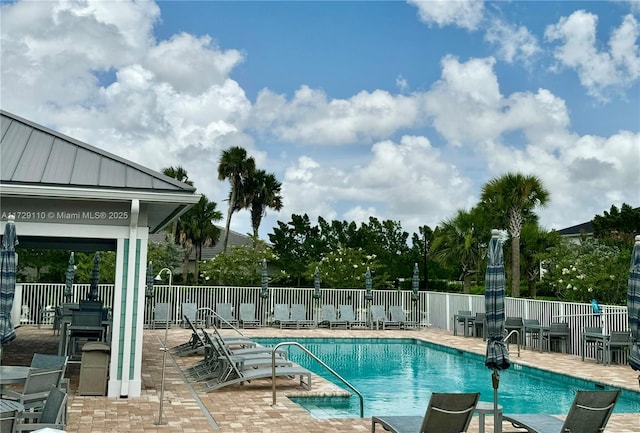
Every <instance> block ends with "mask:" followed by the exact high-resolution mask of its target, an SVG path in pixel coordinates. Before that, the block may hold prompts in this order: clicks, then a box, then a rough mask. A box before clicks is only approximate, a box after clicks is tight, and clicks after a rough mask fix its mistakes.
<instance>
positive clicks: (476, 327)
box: [473, 313, 487, 340]
mask: <svg viewBox="0 0 640 433" xmlns="http://www.w3.org/2000/svg"><path fill="white" fill-rule="evenodd" d="M486 321H487V315H486V313H476V318H475V319H474V320H473V335H474V336H476V337H479V336H482V340H486V339H487V336H486V334H485V331H486V329H487V327H486V324H485V322H486Z"/></svg>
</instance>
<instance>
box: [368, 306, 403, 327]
mask: <svg viewBox="0 0 640 433" xmlns="http://www.w3.org/2000/svg"><path fill="white" fill-rule="evenodd" d="M371 324H372V325H375V327H376V329H378V328H379V327H380V326H382V329H387V328H398V329H399V328H400V322H394V321H393V320H389V318H388V317H387V313H386V311H385V309H384V305H372V306H371Z"/></svg>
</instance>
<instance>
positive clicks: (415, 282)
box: [411, 263, 420, 302]
mask: <svg viewBox="0 0 640 433" xmlns="http://www.w3.org/2000/svg"><path fill="white" fill-rule="evenodd" d="M419 288H420V270H419V269H418V264H417V263H416V264H415V265H414V266H413V277H412V278H411V290H412V292H413V294H412V295H411V300H412V301H413V302H418V289H419Z"/></svg>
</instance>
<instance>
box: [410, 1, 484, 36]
mask: <svg viewBox="0 0 640 433" xmlns="http://www.w3.org/2000/svg"><path fill="white" fill-rule="evenodd" d="M407 3H409V4H412V5H414V6H416V7H417V8H418V15H419V16H420V19H421V20H422V21H423V22H425V23H427V24H437V25H438V26H440V27H444V26H448V25H455V26H458V27H462V28H465V29H468V30H475V29H476V28H477V27H478V25H479V24H480V22H481V21H482V16H483V12H484V2H483V1H480V0H453V1H452V0H408V1H407Z"/></svg>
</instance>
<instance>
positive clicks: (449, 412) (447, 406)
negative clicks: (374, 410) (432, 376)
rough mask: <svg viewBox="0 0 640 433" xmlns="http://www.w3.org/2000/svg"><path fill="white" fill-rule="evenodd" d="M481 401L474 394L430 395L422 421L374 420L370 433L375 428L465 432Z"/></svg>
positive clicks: (408, 418) (414, 418) (403, 418)
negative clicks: (377, 425)
mask: <svg viewBox="0 0 640 433" xmlns="http://www.w3.org/2000/svg"><path fill="white" fill-rule="evenodd" d="M479 398H480V393H479V392H473V393H453V394H444V393H435V392H434V393H433V394H431V399H430V400H429V405H428V406H427V411H426V413H425V415H424V417H421V416H383V417H378V416H373V417H371V433H375V431H376V424H380V425H381V426H382V427H384V429H385V430H388V431H390V432H393V433H415V432H420V433H461V432H466V431H467V429H468V428H469V423H471V418H472V417H473V411H474V410H475V408H476V405H477V404H478V399H479Z"/></svg>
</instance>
